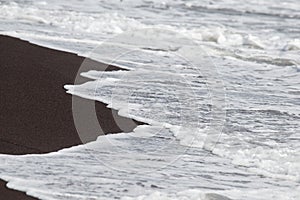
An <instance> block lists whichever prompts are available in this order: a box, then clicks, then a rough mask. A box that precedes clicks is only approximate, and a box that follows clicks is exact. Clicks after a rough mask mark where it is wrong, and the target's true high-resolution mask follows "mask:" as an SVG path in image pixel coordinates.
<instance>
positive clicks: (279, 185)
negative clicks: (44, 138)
mask: <svg viewBox="0 0 300 200" xmlns="http://www.w3.org/2000/svg"><path fill="white" fill-rule="evenodd" d="M0 2H1V3H0V9H1V13H0V33H2V34H7V35H11V36H16V37H19V38H22V39H26V40H29V41H31V42H33V43H36V44H39V45H43V46H48V47H51V48H56V49H62V50H65V51H70V52H75V53H78V54H80V55H84V56H89V57H91V58H93V59H96V60H100V61H105V62H108V63H109V62H112V63H114V64H116V65H118V66H121V67H123V68H124V69H127V70H128V71H118V72H105V73H103V72H97V71H89V72H85V73H83V74H81V75H82V76H85V77H88V78H90V79H91V81H88V82H86V83H84V84H82V85H76V84H75V85H66V86H65V89H66V92H68V93H70V94H73V95H77V96H81V97H84V98H88V99H94V100H97V101H101V102H104V103H107V104H108V105H109V107H111V108H114V109H117V110H119V114H120V115H123V116H127V117H130V118H133V119H137V120H140V121H143V122H146V123H148V124H149V125H143V126H139V127H138V128H136V129H135V130H134V131H133V132H132V133H128V134H123V133H120V134H117V135H109V136H103V137H99V138H98V139H97V141H94V142H91V143H88V144H85V145H81V146H77V147H72V148H69V149H64V150H61V151H59V152H53V153H50V154H45V155H25V156H11V155H0V163H1V165H0V169H1V171H0V178H1V179H4V180H6V181H8V182H9V183H8V186H9V187H11V188H14V189H17V190H21V191H26V192H27V193H28V194H29V195H32V196H35V197H38V198H41V199H214V198H215V199H226V198H231V199H254V200H258V199H284V200H285V199H295V200H296V199H299V198H300V143H299V141H300V103H299V102H300V96H299V95H300V67H299V63H300V60H299V53H300V37H299V35H300V29H299V27H300V26H299V25H300V4H299V2H297V1H296V0H290V1H284V2H283V1H276V0H274V1H254V0H251V1H248V2H243V3H241V2H240V1H235V0H229V1H225V0H224V1H221V0H218V1H217V0H212V1H201V2H200V1H183V0H178V1H164V2H161V1H148V0H146V1H137V0H132V1H129V0H123V1H91V0H82V1H72V2H70V1H51V2H50V1H15V2H11V1H0ZM58 67H59V66H58ZM24 134H26V133H24ZM81 134H82V135H81V136H82V137H84V133H81ZM217 194H218V195H221V196H217Z"/></svg>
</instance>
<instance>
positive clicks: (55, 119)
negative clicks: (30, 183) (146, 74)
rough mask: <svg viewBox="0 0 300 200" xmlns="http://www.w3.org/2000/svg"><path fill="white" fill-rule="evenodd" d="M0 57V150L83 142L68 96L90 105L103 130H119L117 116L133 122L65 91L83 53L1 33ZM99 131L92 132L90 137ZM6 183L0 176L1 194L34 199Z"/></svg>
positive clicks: (39, 149) (32, 150)
mask: <svg viewBox="0 0 300 200" xmlns="http://www.w3.org/2000/svg"><path fill="white" fill-rule="evenodd" d="M0 59H1V62H0V68H1V73H0V91H1V98H0V113H1V116H0V117H1V118H0V121H1V133H0V153H1V154H12V155H23V154H40V153H48V152H53V151H58V150H60V149H63V148H68V147H71V146H75V145H79V144H82V141H81V139H80V137H79V136H78V134H77V130H76V127H75V125H74V122H73V115H72V98H73V100H76V101H79V102H80V103H81V105H86V106H95V110H96V115H97V118H98V122H99V124H100V126H101V128H102V130H103V132H104V133H105V134H107V133H120V132H123V130H121V128H119V127H118V125H117V124H116V122H115V120H116V118H120V119H122V122H126V120H128V122H129V121H131V122H132V120H131V119H126V118H124V117H120V116H118V115H117V111H115V110H111V109H109V108H107V107H106V106H107V105H106V104H103V103H100V102H95V101H91V100H86V99H83V98H79V97H72V96H71V95H69V94H67V93H66V91H65V90H64V88H63V86H64V85H65V84H73V83H74V80H75V77H76V76H77V74H78V70H79V69H80V66H81V64H82V62H83V61H85V62H86V61H87V59H86V58H84V57H81V56H78V55H76V54H73V53H67V52H63V51H58V50H53V49H49V48H46V47H41V46H38V45H34V44H31V43H29V42H27V41H23V40H20V39H17V38H13V37H9V36H0ZM88 62H89V64H90V65H89V67H90V69H91V70H92V69H93V70H99V71H103V70H106V71H111V70H120V68H118V67H115V66H107V65H106V64H103V63H99V62H96V61H92V60H88ZM78 81H79V82H81V81H82V82H84V81H86V79H85V78H82V79H77V83H78ZM86 120H87V121H88V119H86ZM117 120H118V119H117ZM130 124H132V123H130ZM136 124H141V123H139V122H137V123H136ZM135 127H136V126H132V127H129V129H131V130H133V129H134V128H135ZM91 131H93V130H91ZM129 131H130V130H129ZM100 134H101V133H96V134H95V136H94V139H96V137H97V136H99V135H100ZM5 184H6V182H4V181H0V194H1V197H3V198H5V199H6V200H10V199H22V200H23V199H25V200H27V199H28V200H32V199H34V198H32V197H29V196H27V195H25V193H22V192H18V191H14V190H10V189H8V188H7V187H6V186H5Z"/></svg>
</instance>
